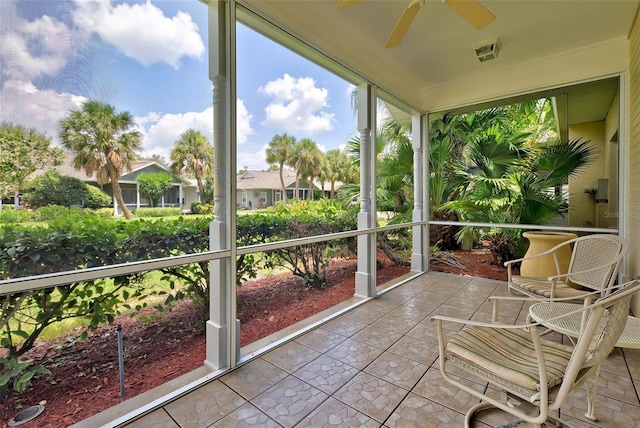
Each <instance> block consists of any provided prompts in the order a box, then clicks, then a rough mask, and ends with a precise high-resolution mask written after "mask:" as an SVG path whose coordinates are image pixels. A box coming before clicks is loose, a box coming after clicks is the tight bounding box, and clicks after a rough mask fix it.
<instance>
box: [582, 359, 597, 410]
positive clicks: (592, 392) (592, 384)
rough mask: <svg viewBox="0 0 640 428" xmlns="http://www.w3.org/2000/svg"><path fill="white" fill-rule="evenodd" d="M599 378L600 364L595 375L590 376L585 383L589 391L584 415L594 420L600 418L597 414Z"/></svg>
mask: <svg viewBox="0 0 640 428" xmlns="http://www.w3.org/2000/svg"><path fill="white" fill-rule="evenodd" d="M599 379H600V367H599V366H598V368H597V369H596V371H595V373H594V374H593V377H589V378H588V379H587V380H586V381H585V383H584V388H585V390H586V391H587V413H585V414H584V416H585V417H586V418H587V419H589V420H590V421H593V422H595V421H597V420H598V417H597V416H596V392H597V389H598V380H599Z"/></svg>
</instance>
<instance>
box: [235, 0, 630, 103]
mask: <svg viewBox="0 0 640 428" xmlns="http://www.w3.org/2000/svg"><path fill="white" fill-rule="evenodd" d="M239 3H242V4H245V5H247V6H248V8H249V9H252V10H254V11H259V12H260V14H263V15H266V16H268V17H269V19H270V20H272V21H273V22H275V23H276V24H278V25H279V26H281V27H283V28H285V29H286V30H287V31H288V32H290V33H291V34H294V35H295V36H297V37H298V38H300V39H302V40H304V41H305V42H307V43H308V44H310V45H312V46H313V47H315V48H316V49H318V50H319V51H321V52H324V53H326V54H328V55H329V56H330V57H332V58H333V59H336V60H337V61H339V62H341V63H342V64H346V65H348V66H349V67H350V68H352V69H353V70H354V71H356V72H357V73H359V74H361V75H363V76H365V77H366V78H367V79H370V80H371V81H373V82H375V83H377V84H379V85H380V86H382V87H384V88H386V89H388V90H389V91H390V92H392V93H395V94H397V95H399V96H400V97H402V98H404V99H406V100H408V101H409V102H411V103H413V104H414V105H415V106H417V107H418V108H423V107H424V106H422V105H421V104H420V97H419V95H417V94H419V93H421V92H423V91H425V90H428V89H429V88H437V87H442V86H446V85H450V84H452V82H456V81H461V80H464V79H467V80H468V79H470V78H473V76H479V75H487V74H489V75H491V73H495V72H497V71H498V70H505V69H509V68H518V67H523V66H525V67H526V64H528V63H531V62H535V61H538V60H540V59H541V58H549V57H553V56H561V55H564V54H565V53H567V52H576V51H580V50H581V49H585V48H586V47H590V46H597V45H603V44H607V43H609V42H611V41H620V40H626V39H627V37H628V34H629V32H630V29H631V27H632V25H633V20H634V17H635V15H636V10H637V8H638V3H639V0H622V1H618V0H583V1H581V0H568V1H564V0H553V1H537V0H536V1H534V0H508V1H507V0H482V1H481V3H482V4H483V5H484V6H485V7H486V8H488V9H489V10H490V11H491V12H492V13H493V14H494V15H495V16H496V19H495V21H493V22H492V23H491V24H490V25H489V26H487V27H486V28H485V29H483V30H481V31H478V30H476V29H475V28H473V27H472V26H471V25H469V24H468V23H467V22H466V21H464V20H463V19H462V18H461V17H460V16H458V15H457V14H456V13H455V12H453V11H452V10H451V9H450V8H449V7H448V6H447V5H446V4H444V3H443V2H442V1H440V0H427V1H426V4H425V5H424V6H423V7H422V8H421V10H420V11H419V12H418V15H417V17H416V18H415V20H414V21H413V24H412V25H411V27H410V28H409V30H408V32H407V33H406V35H405V38H404V39H403V40H402V42H401V43H400V45H399V46H397V47H395V48H391V49H385V48H384V44H385V42H386V39H387V37H388V36H389V34H390V33H391V31H392V29H393V27H394V26H395V24H396V21H397V19H398V18H399V17H400V16H401V14H402V12H403V10H404V9H405V7H406V6H408V5H409V3H410V0H384V1H382V0H367V1H363V2H361V3H357V4H355V5H352V6H350V7H347V8H343V9H338V8H337V7H336V1H335V0H311V1H301V0H297V1H287V0H259V1H252V0H245V1H242V0H240V1H239ZM495 37H499V39H500V41H501V43H502V50H501V52H500V54H499V56H498V58H496V59H495V60H491V61H487V62H484V63H481V62H479V61H478V59H477V58H476V56H475V54H474V52H473V47H474V46H477V45H478V44H480V43H482V42H484V41H487V40H491V39H493V38H495ZM609 101H610V100H609Z"/></svg>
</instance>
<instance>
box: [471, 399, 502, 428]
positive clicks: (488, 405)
mask: <svg viewBox="0 0 640 428" xmlns="http://www.w3.org/2000/svg"><path fill="white" fill-rule="evenodd" d="M495 407H496V406H494V405H493V404H491V403H486V402H481V403H478V404H476V405H475V406H473V407H472V408H470V409H469V410H468V411H467V416H466V417H465V419H464V428H471V422H472V421H473V420H474V419H475V417H476V413H478V412H480V411H482V410H486V409H492V408H495Z"/></svg>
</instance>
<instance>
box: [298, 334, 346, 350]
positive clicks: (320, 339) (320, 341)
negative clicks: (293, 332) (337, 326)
mask: <svg viewBox="0 0 640 428" xmlns="http://www.w3.org/2000/svg"><path fill="white" fill-rule="evenodd" d="M345 340H347V336H343V335H341V334H338V333H336V332H334V331H331V330H327V329H325V328H316V329H314V330H311V331H310V332H309V333H306V334H303V335H302V336H300V337H298V338H296V339H295V342H297V343H301V344H303V345H305V346H308V347H309V348H311V349H315V350H316V351H318V352H321V353H322V352H327V351H328V350H329V349H331V348H333V347H335V346H337V345H338V344H340V343H342V342H344V341H345Z"/></svg>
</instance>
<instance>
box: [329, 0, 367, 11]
mask: <svg viewBox="0 0 640 428" xmlns="http://www.w3.org/2000/svg"><path fill="white" fill-rule="evenodd" d="M362 1H364V0H338V3H337V4H336V6H338V9H342V8H343V7H347V6H351V5H354V4H356V3H360V2H362Z"/></svg>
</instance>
